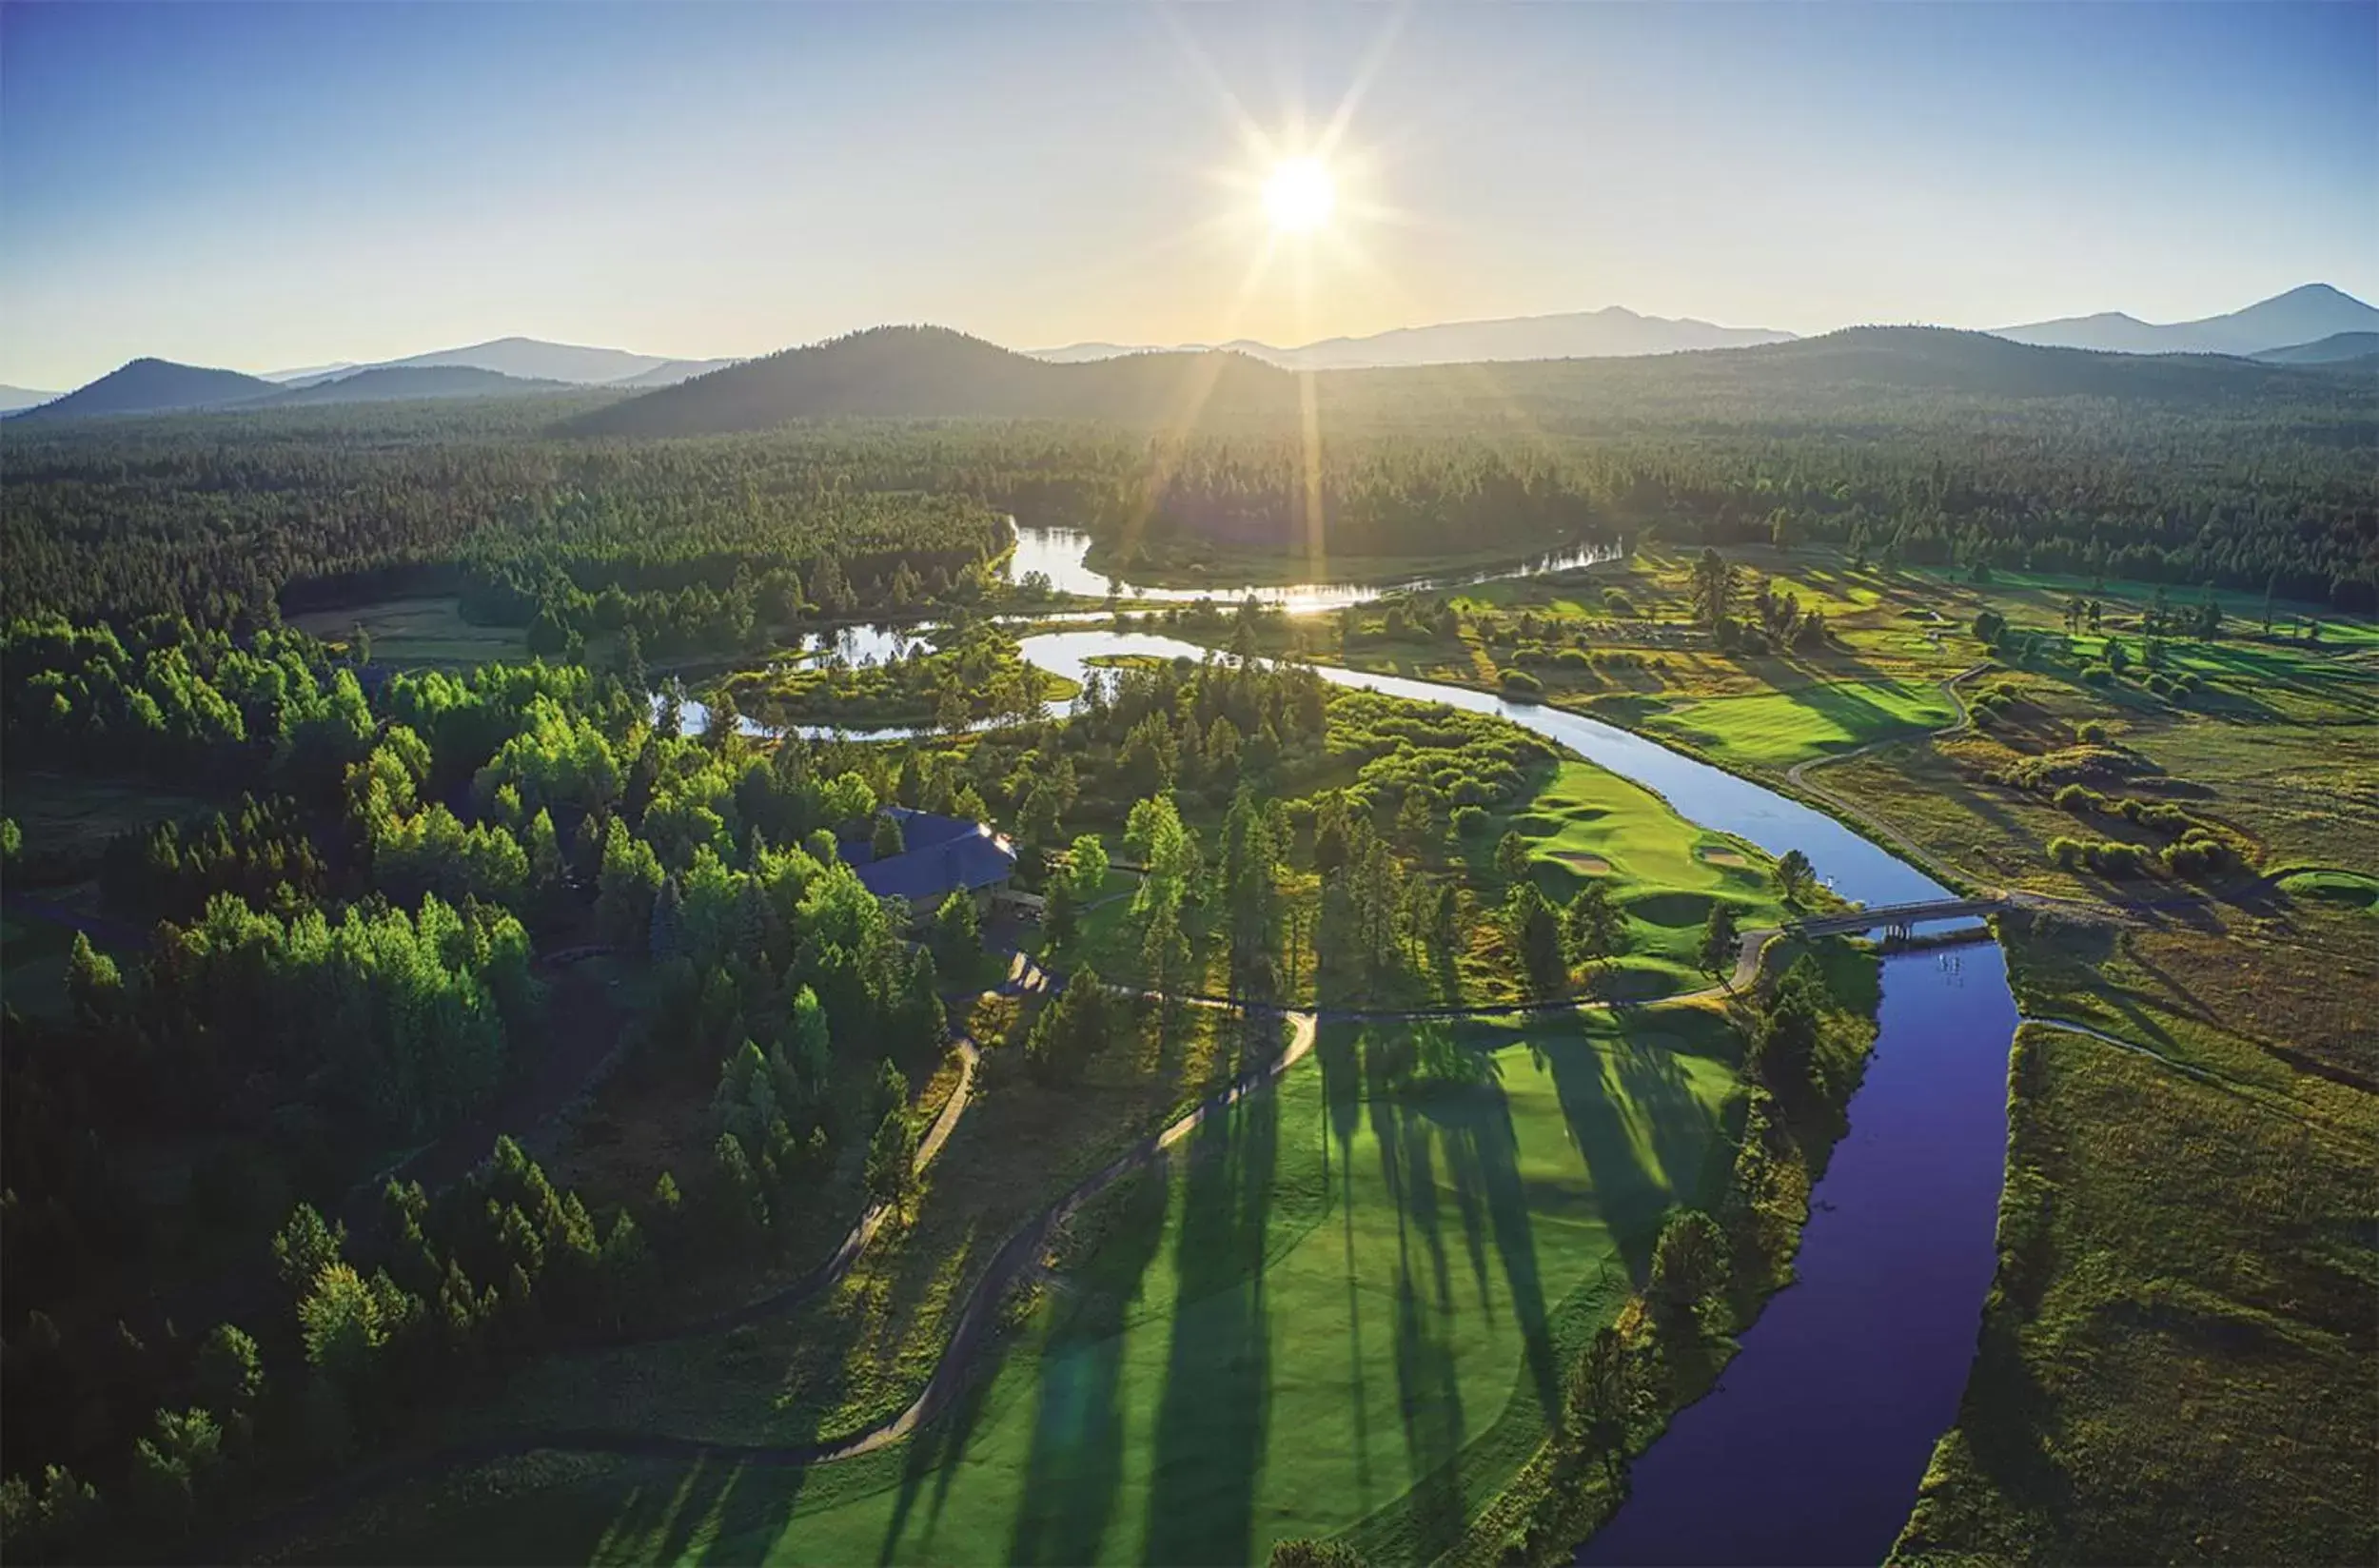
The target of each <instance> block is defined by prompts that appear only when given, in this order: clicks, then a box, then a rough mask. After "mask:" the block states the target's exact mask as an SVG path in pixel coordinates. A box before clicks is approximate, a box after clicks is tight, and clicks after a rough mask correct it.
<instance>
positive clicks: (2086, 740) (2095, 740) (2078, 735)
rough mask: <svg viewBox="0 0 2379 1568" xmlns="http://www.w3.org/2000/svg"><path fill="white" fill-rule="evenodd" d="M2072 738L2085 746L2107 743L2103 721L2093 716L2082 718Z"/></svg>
mask: <svg viewBox="0 0 2379 1568" xmlns="http://www.w3.org/2000/svg"><path fill="white" fill-rule="evenodd" d="M2074 739H2076V740H2078V741H2080V742H2081V743H2082V744H2083V745H2085V746H2103V745H2105V744H2106V743H2107V727H2106V724H2105V721H2104V720H2101V719H2095V718H2086V719H2083V720H2082V725H2081V728H2080V729H2078V730H2076V731H2074Z"/></svg>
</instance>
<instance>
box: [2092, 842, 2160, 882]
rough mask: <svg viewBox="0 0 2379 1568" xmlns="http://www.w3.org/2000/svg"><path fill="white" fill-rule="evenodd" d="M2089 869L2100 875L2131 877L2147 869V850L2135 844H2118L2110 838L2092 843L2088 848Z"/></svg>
mask: <svg viewBox="0 0 2379 1568" xmlns="http://www.w3.org/2000/svg"><path fill="white" fill-rule="evenodd" d="M2089 859H2090V869H2091V870H2092V871H2094V872H2097V873H2098V874H2099V875H2100V876H2106V877H2115V878H2122V877H2132V876H2138V875H2141V874H2142V873H2144V872H2146V871H2147V869H2148V862H2149V855H2148V852H2147V851H2145V850H2143V849H2141V848H2140V847H2139V846H2138V845H2136V844H2119V843H2116V842H2114V840H2112V839H2110V840H2107V841H2105V842H2102V843H2097V844H2093V845H2091V846H2090V850H2089Z"/></svg>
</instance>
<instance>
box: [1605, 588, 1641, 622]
mask: <svg viewBox="0 0 2379 1568" xmlns="http://www.w3.org/2000/svg"><path fill="white" fill-rule="evenodd" d="M1602 608H1603V609H1605V610H1608V611H1609V612H1610V613H1611V614H1613V615H1615V616H1633V615H1634V614H1635V613H1636V601H1635V600H1633V599H1631V598H1628V597H1627V596H1626V595H1625V594H1622V593H1621V592H1620V591H1619V590H1618V589H1616V588H1605V589H1603V590H1602Z"/></svg>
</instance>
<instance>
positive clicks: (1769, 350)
mask: <svg viewBox="0 0 2379 1568" xmlns="http://www.w3.org/2000/svg"><path fill="white" fill-rule="evenodd" d="M2331 368H2332V367H2330V366H2328V365H2312V366H2304V367H2299V366H2292V365H2281V364H2271V363H2262V362H2258V361H2254V360H2249V359H2241V358H2236V357H2231V356H2213V355H2154V356H2150V355H2127V354H2106V353H2098V352H2094V351H2089V350H2084V349H2077V348H2056V347H2040V346H2035V345H2033V344H2029V343H2014V342H2011V341H2009V340H2007V339H2005V338H1999V337H1994V336H1992V335H1990V334H1988V333H1982V332H1962V331H1956V330H1952V329H1950V328H1946V327H1929V326H1864V327H1848V328H1845V329H1843V330H1842V331H1839V332H1830V333H1826V334H1824V335H1823V336H1820V337H1815V338H1799V339H1794V340H1791V341H1789V342H1784V343H1761V344H1755V345H1753V346H1751V347H1747V348H1740V349H1729V350H1722V351H1715V352H1705V353H1681V354H1665V355H1639V356H1627V357H1618V356H1605V357H1602V358H1595V359H1567V360H1531V361H1526V362H1522V363H1501V364H1485V365H1480V364H1465V365H1454V366H1430V365H1408V366H1395V367H1380V368H1365V369H1356V370H1327V371H1316V372H1312V373H1311V378H1312V379H1311V383H1310V384H1311V389H1312V397H1313V399H1314V402H1313V405H1312V406H1313V407H1314V409H1315V411H1316V412H1318V414H1319V415H1320V417H1321V418H1322V419H1323V420H1324V421H1327V423H1328V424H1329V426H1330V427H1331V428H1333V429H1342V430H1343V429H1356V428H1365V427H1372V426H1381V427H1406V428H1409V427H1415V426H1419V427H1438V428H1443V427H1447V426H1449V425H1458V426H1461V427H1464V428H1479V429H1495V428H1504V427H1507V426H1509V425H1510V424H1511V422H1512V421H1520V424H1521V426H1522V427H1524V428H1529V429H1535V430H1539V431H1542V430H1547V429H1555V428H1582V429H1583V428H1594V427H1596V426H1598V425H1600V424H1602V423H1604V422H1606V421H1610V420H1613V419H1635V418H1642V417H1650V416H1654V415H1662V416H1666V415H1681V416H1684V417H1689V418H1713V419H1735V418H1742V419H1753V420H1759V419H1767V418H1774V417H1778V416H1779V415H1791V416H1792V417H1803V416H1806V415H1808V414H1811V413H1813V412H1819V411H1824V412H1832V413H1843V412H1849V411H1857V414H1858V417H1861V418H1864V417H1869V416H1870V415H1876V416H1881V415H1886V414H1888V413H1889V411H1891V410H1893V409H1895V408H1897V407H1899V406H1901V405H1903V404H1905V403H1906V402H1908V401H1909V400H1911V399H1912V398H1930V397H1936V396H1943V397H1949V398H1953V399H1987V400H1996V401H2002V402H2004V401H2008V400H2031V399H2055V398H2074V397H2090V398H2103V399H2110V400H2121V401H2126V402H2135V403H2141V404H2159V403H2161V404H2176V403H2178V404H2187V403H2203V402H2215V401H2225V400H2233V399H2238V398H2251V397H2256V396H2264V395H2271V396H2278V397H2291V398H2309V399H2313V400H2326V399H2330V398H2332V397H2334V396H2336V395H2337V394H2336V389H2335V386H2334V382H2332V380H2331V375H2330V372H2331ZM2348 368H2350V369H2355V368H2356V367H2355V366H2354V365H2350V366H2348ZM2357 373H2359V370H2357ZM1302 374H1303V373H1298V372H1291V371H1288V370H1284V369H1283V368H1281V367H1280V366H1278V365H1274V364H1269V363H1266V362H1264V361H1262V360H1259V359H1256V358H1254V357H1253V356H1251V355H1248V354H1244V353H1239V352H1236V351H1231V350H1227V349H1204V350H1191V349H1184V350H1177V351H1166V350H1157V351H1151V352H1146V353H1136V354H1125V355H1121V356H1115V357H1110V358H1105V359H1096V360H1083V361H1077V362H1074V363H1052V362H1051V361H1048V360H1045V359H1041V358H1038V357H1036V356H1033V355H1029V354H1019V353H1015V352H1013V351H1011V350H1009V349H1005V348H1001V347H998V346H997V345H995V344H993V343H985V342H983V341H982V340H980V339H977V338H970V337H967V336H965V335H964V334H961V333H957V332H953V331H951V330H949V329H948V328H945V327H934V326H904V327H877V328H875V329H873V330H871V331H867V332H859V333H854V334H853V335H851V336H849V337H846V338H837V339H836V340H834V341H832V342H829V343H818V344H816V345H814V346H812V347H808V348H797V349H790V350H787V351H786V352H784V353H781V354H772V355H769V356H768V357H766V358H765V359H758V360H747V361H746V362H744V363H742V364H739V365H736V366H734V367H733V368H731V369H727V370H721V371H718V372H717V373H715V374H712V375H709V376H704V377H702V378H701V379H700V380H698V381H692V382H683V383H682V384H680V385H678V386H673V387H664V388H662V389H660V390H658V391H654V392H648V393H645V394H644V395H643V396H641V397H636V398H628V399H624V400H622V401H620V402H612V403H605V404H603V405H601V406H600V407H596V408H592V409H588V410H586V411H585V412H582V413H580V414H577V415H575V416H573V417H572V418H570V419H569V420H567V421H565V422H564V423H563V424H562V425H561V427H560V428H561V429H562V430H563V431H564V432H565V433H568V434H575V435H589V436H626V437H656V436H664V437H665V436H691V435H707V434H718V433H726V432H734V431H749V430H764V429H768V428H771V427H773V426H777V425H780V424H784V423H787V422H789V421H800V420H831V419H870V418H906V419H993V420H1040V419H1087V420H1096V421H1102V422H1106V423H1111V424H1120V425H1140V426H1144V427H1155V428H1167V429H1182V428H1186V427H1189V426H1191V425H1203V426H1206V427H1209V428H1218V429H1230V428H1234V427H1247V426H1248V425H1250V424H1252V425H1253V426H1254V427H1256V428H1260V429H1266V430H1277V429H1280V428H1283V427H1285V426H1286V425H1287V424H1288V421H1292V420H1294V419H1295V418H1296V417H1297V414H1298V412H1299V410H1300V406H1301V402H1303V400H1304V398H1305V396H1306V393H1305V388H1304V386H1303V385H1301V377H1302Z"/></svg>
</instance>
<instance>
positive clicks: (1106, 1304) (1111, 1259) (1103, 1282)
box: [952, 1166, 1169, 1563]
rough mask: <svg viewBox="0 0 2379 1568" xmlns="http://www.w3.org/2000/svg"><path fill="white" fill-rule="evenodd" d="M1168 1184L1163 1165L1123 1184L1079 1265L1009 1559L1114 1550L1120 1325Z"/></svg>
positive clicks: (1058, 1559)
mask: <svg viewBox="0 0 2379 1568" xmlns="http://www.w3.org/2000/svg"><path fill="white" fill-rule="evenodd" d="M1168 1185H1169V1184H1168V1183H1167V1181H1166V1175H1165V1170H1164V1167H1163V1166H1158V1167H1156V1168H1155V1169H1153V1170H1150V1171H1149V1172H1146V1173H1144V1174H1143V1175H1141V1176H1139V1177H1137V1178H1135V1179H1133V1180H1132V1181H1131V1182H1130V1183H1128V1184H1127V1185H1126V1190H1125V1191H1124V1192H1123V1193H1121V1194H1119V1195H1118V1196H1119V1198H1120V1200H1121V1208H1122V1212H1121V1213H1120V1214H1119V1215H1117V1217H1116V1219H1115V1222H1114V1224H1113V1225H1112V1227H1111V1229H1110V1230H1109V1231H1108V1235H1109V1237H1110V1238H1111V1239H1110V1240H1109V1241H1108V1242H1106V1244H1105V1245H1102V1246H1100V1247H1099V1249H1098V1251H1097V1252H1096V1254H1095V1255H1094V1256H1093V1257H1091V1259H1089V1260H1087V1261H1086V1262H1085V1264H1084V1265H1083V1266H1082V1268H1081V1269H1080V1270H1079V1271H1078V1272H1077V1274H1076V1277H1075V1278H1074V1280H1073V1281H1072V1289H1073V1296H1072V1301H1071V1302H1070V1303H1068V1304H1067V1305H1066V1307H1065V1308H1064V1309H1063V1311H1062V1316H1061V1317H1060V1319H1059V1321H1058V1322H1056V1323H1053V1324H1052V1326H1051V1329H1050V1331H1049V1335H1048V1338H1047V1339H1046V1340H1045V1341H1044V1343H1043V1346H1042V1350H1041V1362H1040V1403H1039V1406H1038V1408H1037V1409H1036V1411H1035V1412H1034V1416H1033V1425H1032V1452H1031V1456H1030V1458H1029V1459H1028V1460H1026V1464H1025V1475H1024V1490H1023V1496H1022V1498H1021V1499H1020V1500H1019V1502H1018V1504H1017V1510H1016V1518H1015V1523H1014V1525H1013V1529H1012V1530H1011V1532H1010V1535H1009V1540H1008V1560H1009V1561H1011V1562H1046V1563H1077V1562H1096V1561H1101V1560H1104V1559H1105V1558H1107V1557H1110V1556H1111V1555H1112V1554H1111V1553H1103V1552H1102V1551H1101V1550H1100V1546H1101V1542H1102V1541H1103V1540H1104V1539H1105V1538H1106V1535H1107V1526H1108V1522H1109V1519H1110V1518H1111V1516H1112V1514H1113V1512H1114V1505H1115V1492H1116V1489H1117V1487H1118V1486H1119V1485H1120V1484H1121V1482H1122V1480H1123V1456H1124V1417H1123V1403H1122V1399H1121V1390H1122V1385H1123V1362H1124V1342H1125V1328H1126V1326H1127V1322H1128V1320H1129V1319H1130V1317H1131V1307H1132V1303H1134V1302H1136V1301H1138V1300H1139V1296H1140V1282H1141V1280H1142V1278H1143V1277H1144V1276H1145V1275H1146V1274H1147V1273H1148V1269H1149V1265H1150V1264H1151V1263H1153V1262H1154V1261H1155V1259H1156V1251H1157V1245H1158V1244H1159V1243H1160V1242H1161V1241H1162V1240H1163V1239H1164V1234H1165V1206H1166V1201H1167V1188H1168ZM952 1457H953V1458H955V1457H956V1456H955V1455H953V1456H952Z"/></svg>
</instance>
